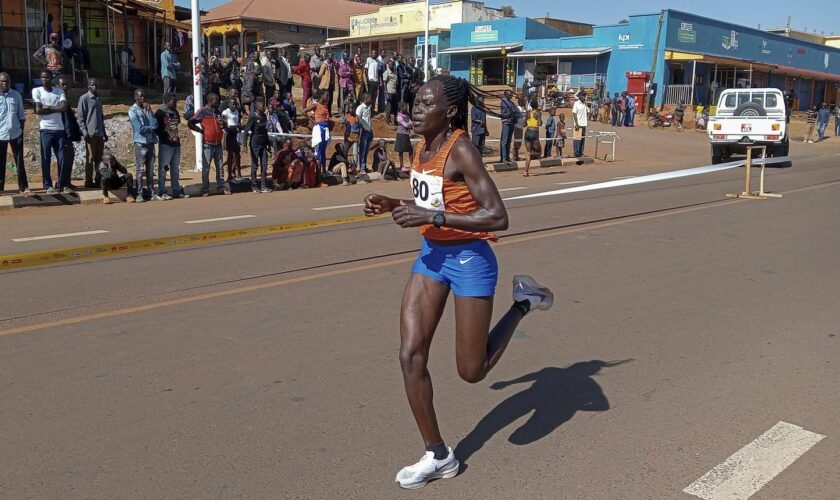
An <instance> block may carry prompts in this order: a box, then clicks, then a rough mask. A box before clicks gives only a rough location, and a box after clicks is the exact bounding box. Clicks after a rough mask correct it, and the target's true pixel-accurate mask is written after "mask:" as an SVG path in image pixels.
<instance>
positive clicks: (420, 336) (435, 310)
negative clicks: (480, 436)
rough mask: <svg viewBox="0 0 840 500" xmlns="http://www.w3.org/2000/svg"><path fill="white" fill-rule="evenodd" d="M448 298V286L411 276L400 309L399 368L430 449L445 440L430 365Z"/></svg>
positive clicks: (424, 438)
mask: <svg viewBox="0 0 840 500" xmlns="http://www.w3.org/2000/svg"><path fill="white" fill-rule="evenodd" d="M448 296H449V287H448V286H447V285H445V284H443V283H440V282H438V281H435V280H433V279H431V278H429V277H426V276H422V275H420V274H416V273H412V274H411V277H409V279H408V284H407V285H406V287H405V293H404V294H403V301H402V308H401V310H400V366H401V367H402V372H403V381H404V383H405V392H406V395H407V396H408V404H409V405H410V406H411V412H412V413H413V414H414V420H415V421H416V422H417V427H418V428H419V430H420V435H421V436H422V437H423V441H424V442H425V444H426V445H427V446H429V445H433V444H437V443H440V442H442V441H443V438H442V437H441V435H440V429H439V427H438V422H437V416H436V415H435V407H434V404H433V401H432V400H433V391H432V379H431V376H430V375H429V370H428V369H427V364H428V360H429V348H430V347H431V344H432V337H433V336H434V334H435V329H436V328H437V325H438V322H439V321H440V317H441V315H442V314H443V309H444V307H445V306H446V298H447V297H448ZM491 311H492V307H491Z"/></svg>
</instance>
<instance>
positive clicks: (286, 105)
mask: <svg viewBox="0 0 840 500" xmlns="http://www.w3.org/2000/svg"><path fill="white" fill-rule="evenodd" d="M280 104H281V105H282V106H283V109H285V110H286V114H288V115H289V119H291V120H292V125H294V124H295V123H296V122H297V106H295V100H294V99H292V93H291V92H286V96H285V97H284V98H283V101H282V102H281V103H280ZM292 128H293V129H294V126H293V127H292Z"/></svg>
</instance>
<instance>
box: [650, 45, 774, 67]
mask: <svg viewBox="0 0 840 500" xmlns="http://www.w3.org/2000/svg"><path fill="white" fill-rule="evenodd" d="M665 60H666V61H697V62H703V63H706V64H719V65H721V66H729V67H735V68H741V69H750V68H752V69H753V71H774V70H775V69H776V66H774V65H772V64H766V63H760V62H756V61H748V60H745V59H732V58H730V57H720V56H710V55H706V54H695V53H692V52H679V51H675V50H666V51H665Z"/></svg>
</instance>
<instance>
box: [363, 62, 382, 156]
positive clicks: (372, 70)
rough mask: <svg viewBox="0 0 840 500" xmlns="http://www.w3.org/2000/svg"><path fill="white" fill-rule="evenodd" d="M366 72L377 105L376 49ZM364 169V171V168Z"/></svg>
mask: <svg viewBox="0 0 840 500" xmlns="http://www.w3.org/2000/svg"><path fill="white" fill-rule="evenodd" d="M365 72H366V73H367V79H368V94H369V96H370V102H372V103H375V102H377V101H378V99H379V59H378V58H377V53H376V50H375V49H374V50H371V51H370V56H369V57H368V58H367V61H366V62H365ZM359 116H361V115H359ZM362 168H363V169H364V167H362Z"/></svg>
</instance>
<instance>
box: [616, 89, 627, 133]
mask: <svg viewBox="0 0 840 500" xmlns="http://www.w3.org/2000/svg"><path fill="white" fill-rule="evenodd" d="M626 114H627V94H625V93H624V92H622V93H621V95H620V96H619V97H618V119H617V120H616V123H615V126H616V127H623V126H624V119H625V118H626Z"/></svg>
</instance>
